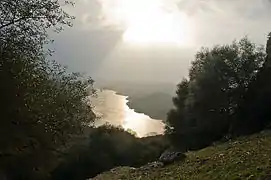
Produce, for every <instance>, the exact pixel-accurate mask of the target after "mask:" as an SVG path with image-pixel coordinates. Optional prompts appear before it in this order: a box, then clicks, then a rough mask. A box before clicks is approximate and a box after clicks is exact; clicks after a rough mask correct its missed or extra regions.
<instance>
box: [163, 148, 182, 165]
mask: <svg viewBox="0 0 271 180" xmlns="http://www.w3.org/2000/svg"><path fill="white" fill-rule="evenodd" d="M185 158H186V155H185V154H183V153H181V152H173V151H169V150H167V151H165V152H164V153H163V154H162V155H161V156H160V158H159V161H160V162H162V163H163V164H164V165H167V164H171V163H174V162H176V161H182V160H184V159H185Z"/></svg>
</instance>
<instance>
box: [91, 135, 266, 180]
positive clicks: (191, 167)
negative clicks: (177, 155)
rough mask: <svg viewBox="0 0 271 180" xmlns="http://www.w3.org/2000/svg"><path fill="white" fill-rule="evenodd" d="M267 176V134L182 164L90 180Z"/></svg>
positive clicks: (124, 170) (205, 151)
mask: <svg viewBox="0 0 271 180" xmlns="http://www.w3.org/2000/svg"><path fill="white" fill-rule="evenodd" d="M269 174H271V131H268V132H262V133H259V134H255V135H251V136H248V137H242V138H239V139H237V140H235V141H230V142H226V143H224V144H217V145H214V146H210V147H208V148H205V149H202V150H200V151H195V152H188V153H187V159H186V160H185V161H184V162H177V163H175V164H172V165H169V166H166V167H163V168H157V169H151V170H141V169H132V168H129V167H119V168H116V169H114V170H112V171H110V172H105V173H103V174H101V175H99V176H97V177H96V178H94V180H157V179H159V180H180V179H181V180H185V179H189V180H191V179H192V180H193V179H195V180H196V179H197V180H212V179H213V180H220V179H222V180H224V179H225V180H226V179H229V180H240V179H248V180H253V179H255V180H258V179H262V177H265V176H267V175H269Z"/></svg>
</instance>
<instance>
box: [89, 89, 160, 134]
mask: <svg viewBox="0 0 271 180" xmlns="http://www.w3.org/2000/svg"><path fill="white" fill-rule="evenodd" d="M127 98H128V97H127V96H122V95H119V94H117V93H116V92H115V91H112V90H102V91H98V92H97V97H91V102H92V105H94V112H95V114H96V115H97V116H98V117H99V118H98V120H97V121H96V125H97V126H100V125H103V124H105V123H109V124H112V125H115V126H121V127H123V128H124V129H126V130H128V129H130V130H132V131H134V132H136V134H137V136H138V137H145V136H151V135H156V134H163V132H164V123H163V122H162V120H157V119H152V118H150V117H149V116H148V115H146V114H143V113H137V112H135V111H134V110H133V109H130V108H129V106H128V105H127V103H128V99H127Z"/></svg>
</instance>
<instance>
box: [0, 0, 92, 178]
mask: <svg viewBox="0 0 271 180" xmlns="http://www.w3.org/2000/svg"><path fill="white" fill-rule="evenodd" d="M67 3H68V2H67ZM71 18H72V17H71V16H69V15H68V14H66V13H65V12H64V11H63V10H62V9H61V6H60V4H59V2H58V1H55V0H42V1H41V0H2V1H1V2H0V41H1V43H0V82H1V84H2V85H1V86H0V99H1V102H0V106H1V107H0V113H1V121H0V134H1V137H0V171H1V172H3V173H4V174H5V176H7V178H8V179H22V180H23V179H48V178H49V172H50V171H51V170H52V169H53V168H54V167H55V166H56V164H57V163H58V161H57V156H58V155H59V153H61V152H62V148H63V145H65V144H66V143H67V142H68V140H70V139H71V137H73V136H74V135H77V134H80V132H81V129H82V128H83V127H84V126H85V125H86V124H88V123H90V122H91V121H93V120H94V114H93V112H92V111H91V108H90V106H89V104H88V100H87V96H89V95H90V94H91V93H92V91H90V92H89V90H92V84H93V80H92V79H91V78H89V79H85V78H84V77H82V76H81V75H80V74H78V73H68V72H67V71H66V69H65V68H63V67H62V66H60V65H59V64H57V63H55V62H51V61H47V60H46V55H47V53H46V52H45V51H44V44H45V43H47V42H49V38H48V36H47V29H49V28H53V27H55V28H57V30H60V29H59V28H61V27H63V26H62V25H66V24H68V25H70V24H69V23H70V19H71Z"/></svg>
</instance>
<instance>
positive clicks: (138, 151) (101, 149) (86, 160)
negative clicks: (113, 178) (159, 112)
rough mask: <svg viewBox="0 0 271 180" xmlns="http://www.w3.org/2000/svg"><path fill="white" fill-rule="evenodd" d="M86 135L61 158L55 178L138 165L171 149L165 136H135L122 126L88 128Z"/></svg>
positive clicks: (66, 178)
mask: <svg viewBox="0 0 271 180" xmlns="http://www.w3.org/2000/svg"><path fill="white" fill-rule="evenodd" d="M89 131H90V133H89V135H88V136H87V137H85V138H83V139H81V141H80V142H81V143H80V145H79V144H78V142H77V145H76V146H73V147H71V149H70V150H69V151H68V152H67V153H66V154H65V155H64V156H63V157H62V163H61V164H60V165H59V167H58V168H57V169H56V170H55V171H54V172H53V179H56V180H62V179H63V180H69V179H70V180H73V179H76V180H79V179H82V180H83V179H86V178H89V177H93V176H95V175H97V174H98V173H101V172H103V171H107V170H110V169H111V168H114V167H117V166H132V167H139V166H142V165H144V164H146V163H148V162H152V161H155V160H157V158H159V156H160V154H161V153H162V152H163V151H164V150H165V149H167V148H168V146H169V145H168V143H167V141H166V140H165V138H164V137H163V136H161V135H160V136H153V137H145V138H142V139H139V138H136V137H135V136H134V135H132V134H130V133H128V132H126V131H124V130H123V129H122V128H120V127H113V126H110V125H104V126H101V127H98V128H94V129H89Z"/></svg>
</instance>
